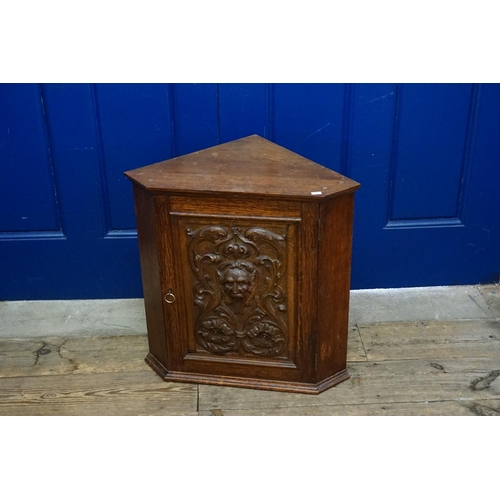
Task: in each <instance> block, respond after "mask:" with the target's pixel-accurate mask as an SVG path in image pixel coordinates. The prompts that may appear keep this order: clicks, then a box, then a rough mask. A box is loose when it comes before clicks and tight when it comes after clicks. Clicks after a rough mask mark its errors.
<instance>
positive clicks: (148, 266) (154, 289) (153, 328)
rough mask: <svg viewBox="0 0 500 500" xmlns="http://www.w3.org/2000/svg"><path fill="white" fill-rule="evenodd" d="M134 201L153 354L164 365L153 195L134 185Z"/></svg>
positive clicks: (163, 338)
mask: <svg viewBox="0 0 500 500" xmlns="http://www.w3.org/2000/svg"><path fill="white" fill-rule="evenodd" d="M134 204H135V213H136V219H137V237H138V242H139V254H140V262H141V274H142V287H143V293H144V307H145V309H146V324H147V329H148V342H149V351H150V353H151V354H152V355H153V356H154V357H155V358H156V359H157V360H158V361H159V362H160V363H162V364H163V365H164V366H165V367H166V366H167V346H166V339H165V322H164V318H163V296H162V293H161V283H160V269H159V263H158V240H157V233H156V225H155V219H156V217H155V207H154V201H153V197H152V196H151V195H150V194H149V193H148V192H147V191H145V190H144V189H142V188H140V187H138V186H137V185H135V184H134Z"/></svg>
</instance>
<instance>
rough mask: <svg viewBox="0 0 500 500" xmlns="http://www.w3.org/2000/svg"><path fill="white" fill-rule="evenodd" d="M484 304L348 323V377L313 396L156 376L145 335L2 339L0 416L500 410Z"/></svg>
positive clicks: (497, 346) (498, 332) (492, 323)
mask: <svg viewBox="0 0 500 500" xmlns="http://www.w3.org/2000/svg"><path fill="white" fill-rule="evenodd" d="M495 300H497V297H496V296H495ZM493 307H497V308H498V310H496V311H495V313H496V314H494V315H492V318H491V319H472V320H460V321H446V322H438V321H424V322H421V321H413V322H391V323H376V324H367V325H356V326H353V327H351V330H350V332H349V353H348V370H349V373H350V374H351V378H350V379H349V380H348V381H346V382H343V383H342V384H340V385H338V386H336V387H334V388H332V389H330V390H328V391H326V392H324V393H322V394H320V395H318V396H309V395H301V394H288V393H278V392H270V391H257V390H249V389H235V388H229V387H217V386H209V385H197V384H180V383H166V382H163V381H162V380H161V379H160V378H159V377H158V376H157V375H156V374H155V373H153V372H152V370H151V369H150V368H149V367H148V366H147V365H146V364H145V362H144V357H145V355H146V354H147V339H146V336H145V335H124V336H110V337H98V336H96V337H80V338H64V337H47V338H42V339H36V340H16V339H5V338H4V339H0V415H203V416H204V415H207V416H232V415H235V416H237V415H484V416H487V415H500V307H498V305H497V304H493Z"/></svg>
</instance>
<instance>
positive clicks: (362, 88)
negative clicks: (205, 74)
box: [0, 84, 500, 300]
mask: <svg viewBox="0 0 500 500" xmlns="http://www.w3.org/2000/svg"><path fill="white" fill-rule="evenodd" d="M250 134H259V135H261V136H263V137H266V138H268V139H270V140H272V141H274V142H276V143H278V144H280V145H282V146H284V147H287V148H289V149H291V150H292V151H295V152H297V153H299V154H301V155H303V156H306V157H307V158H310V159H312V160H314V161H317V162H318V163H321V164H323V165H325V166H326V167H328V168H331V169H333V170H336V171H339V172H341V173H343V174H345V175H347V176H350V177H352V178H353V179H355V180H357V181H358V182H360V183H361V184H362V187H361V189H360V190H359V191H358V192H357V193H356V202H355V207H356V208H355V220H354V247H353V266H352V287H353V288H386V287H400V286H426V285H449V284H470V283H481V282H482V283H486V282H493V281H494V280H497V279H498V273H499V272H500V250H499V249H500V196H499V195H498V193H499V188H500V85H494V84H488V85H480V84H273V85H270V84H220V85H217V84H198V85H195V84H164V85H162V84H133V85H132V84H131V85H129V84H98V85H89V84H81V85H75V84H42V85H32V84H19V85H11V84H5V85H0V300H25V299H30V300H33V299H71V298H110V297H140V296H142V289H141V279H140V270H139V260H138V248H137V240H136V232H135V218H134V209H133V200H132V190H131V186H130V182H129V181H128V180H126V179H125V177H124V176H123V172H124V171H125V170H129V169H132V168H136V167H140V166H143V165H146V164H149V163H153V162H156V161H160V160H164V159H168V158H172V157H174V156H179V155H182V154H186V153H190V152H192V151H196V150H198V149H202V148H206V147H210V146H213V145H216V144H218V143H221V142H227V141H230V140H233V139H237V138H240V137H243V136H246V135H250Z"/></svg>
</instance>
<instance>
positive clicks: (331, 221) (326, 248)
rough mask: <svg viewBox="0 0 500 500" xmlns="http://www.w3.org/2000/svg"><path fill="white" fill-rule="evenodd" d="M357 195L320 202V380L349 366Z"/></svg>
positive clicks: (318, 328)
mask: <svg viewBox="0 0 500 500" xmlns="http://www.w3.org/2000/svg"><path fill="white" fill-rule="evenodd" d="M353 208H354V194H347V195H345V196H339V197H336V198H333V199H331V200H329V201H328V202H327V203H324V204H322V205H321V207H320V210H321V214H320V219H321V220H320V243H319V254H318V275H319V276H324V277H325V279H321V280H319V285H318V299H317V304H318V314H317V316H318V324H317V335H318V351H317V355H318V371H317V377H318V380H323V379H325V378H327V377H330V376H331V375H333V374H334V373H337V372H339V371H341V370H345V369H346V358H347V333H348V324H349V292H350V280H351V247H352V222H353Z"/></svg>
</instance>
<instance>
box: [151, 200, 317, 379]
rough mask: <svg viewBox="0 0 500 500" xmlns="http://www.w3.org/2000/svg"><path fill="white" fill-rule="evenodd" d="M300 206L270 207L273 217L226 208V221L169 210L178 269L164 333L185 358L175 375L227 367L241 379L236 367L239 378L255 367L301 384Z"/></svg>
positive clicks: (170, 282) (171, 283)
mask: <svg viewBox="0 0 500 500" xmlns="http://www.w3.org/2000/svg"><path fill="white" fill-rule="evenodd" d="M289 205H292V204H289ZM295 205H296V208H295V209H294V210H288V211H287V210H286V208H287V204H286V203H285V204H284V208H285V210H284V213H283V211H282V213H281V215H279V213H278V212H279V210H276V211H275V212H274V213H273V210H272V207H271V208H270V210H269V211H270V213H271V214H272V215H271V216H263V215H262V216H259V215H248V214H249V213H252V210H251V208H250V209H249V208H248V206H247V204H246V205H245V204H242V207H245V209H244V210H238V207H234V206H232V207H227V208H224V206H221V207H220V212H221V213H223V214H225V215H221V214H215V213H211V214H210V213H200V212H198V211H193V212H187V211H176V210H175V209H174V210H172V206H171V205H169V207H168V209H167V207H166V206H165V207H164V209H167V210H168V215H167V214H166V213H165V212H166V210H163V216H164V217H166V219H168V220H165V223H166V224H168V225H169V226H170V231H167V232H168V233H170V235H171V236H170V239H171V241H170V244H171V246H172V251H171V254H172V258H173V261H174V262H175V263H176V264H175V269H174V268H172V269H171V272H173V273H174V274H175V277H173V276H172V277H168V278H166V281H165V284H164V291H166V292H168V291H169V290H170V288H172V289H173V290H172V291H173V293H174V294H175V296H176V298H177V299H178V300H176V301H175V303H173V304H168V303H166V304H165V306H164V309H165V314H166V322H167V330H168V333H167V335H170V336H172V337H174V338H175V340H174V341H171V346H172V347H171V348H172V349H175V350H176V353H177V354H180V356H175V358H176V359H182V360H183V361H182V364H181V365H179V364H177V366H174V367H173V369H174V370H182V371H190V372H206V371H207V367H210V368H209V369H210V370H211V371H213V372H216V373H220V374H221V375H224V374H225V372H226V368H229V369H230V372H231V373H232V374H236V375H237V374H238V365H241V369H242V373H243V370H245V373H248V370H249V367H250V368H251V366H252V365H254V366H255V369H256V370H258V371H259V374H260V375H261V376H263V377H267V378H273V373H275V374H276V376H279V375H278V372H280V371H282V370H286V371H287V373H290V372H291V371H292V372H293V371H297V374H296V377H295V378H296V379H297V380H299V379H300V378H301V374H300V371H301V370H300V365H301V362H300V359H301V355H300V352H299V351H300V345H299V344H300V338H299V337H300V335H299V334H298V328H297V309H298V304H297V297H298V294H297V293H296V288H297V283H298V274H299V273H300V269H299V259H298V248H299V245H300V242H299V239H300V237H299V236H300V224H301V217H300V208H299V204H298V203H297V204H295ZM288 208H290V207H288ZM231 209H232V210H234V212H235V213H234V215H233V214H231V213H230V210H231ZM168 244H169V243H168V242H165V244H164V245H163V247H164V248H165V245H168ZM160 260H161V259H160ZM167 274H168V273H167ZM172 306H173V308H174V309H175V312H174V311H173V310H172ZM173 316H176V318H173ZM169 323H170V324H171V325H172V328H168V324H169ZM174 325H176V326H174ZM179 350H180V351H182V352H179ZM309 364H310V363H309ZM228 372H229V370H228ZM292 378H294V377H293V376H292Z"/></svg>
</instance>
